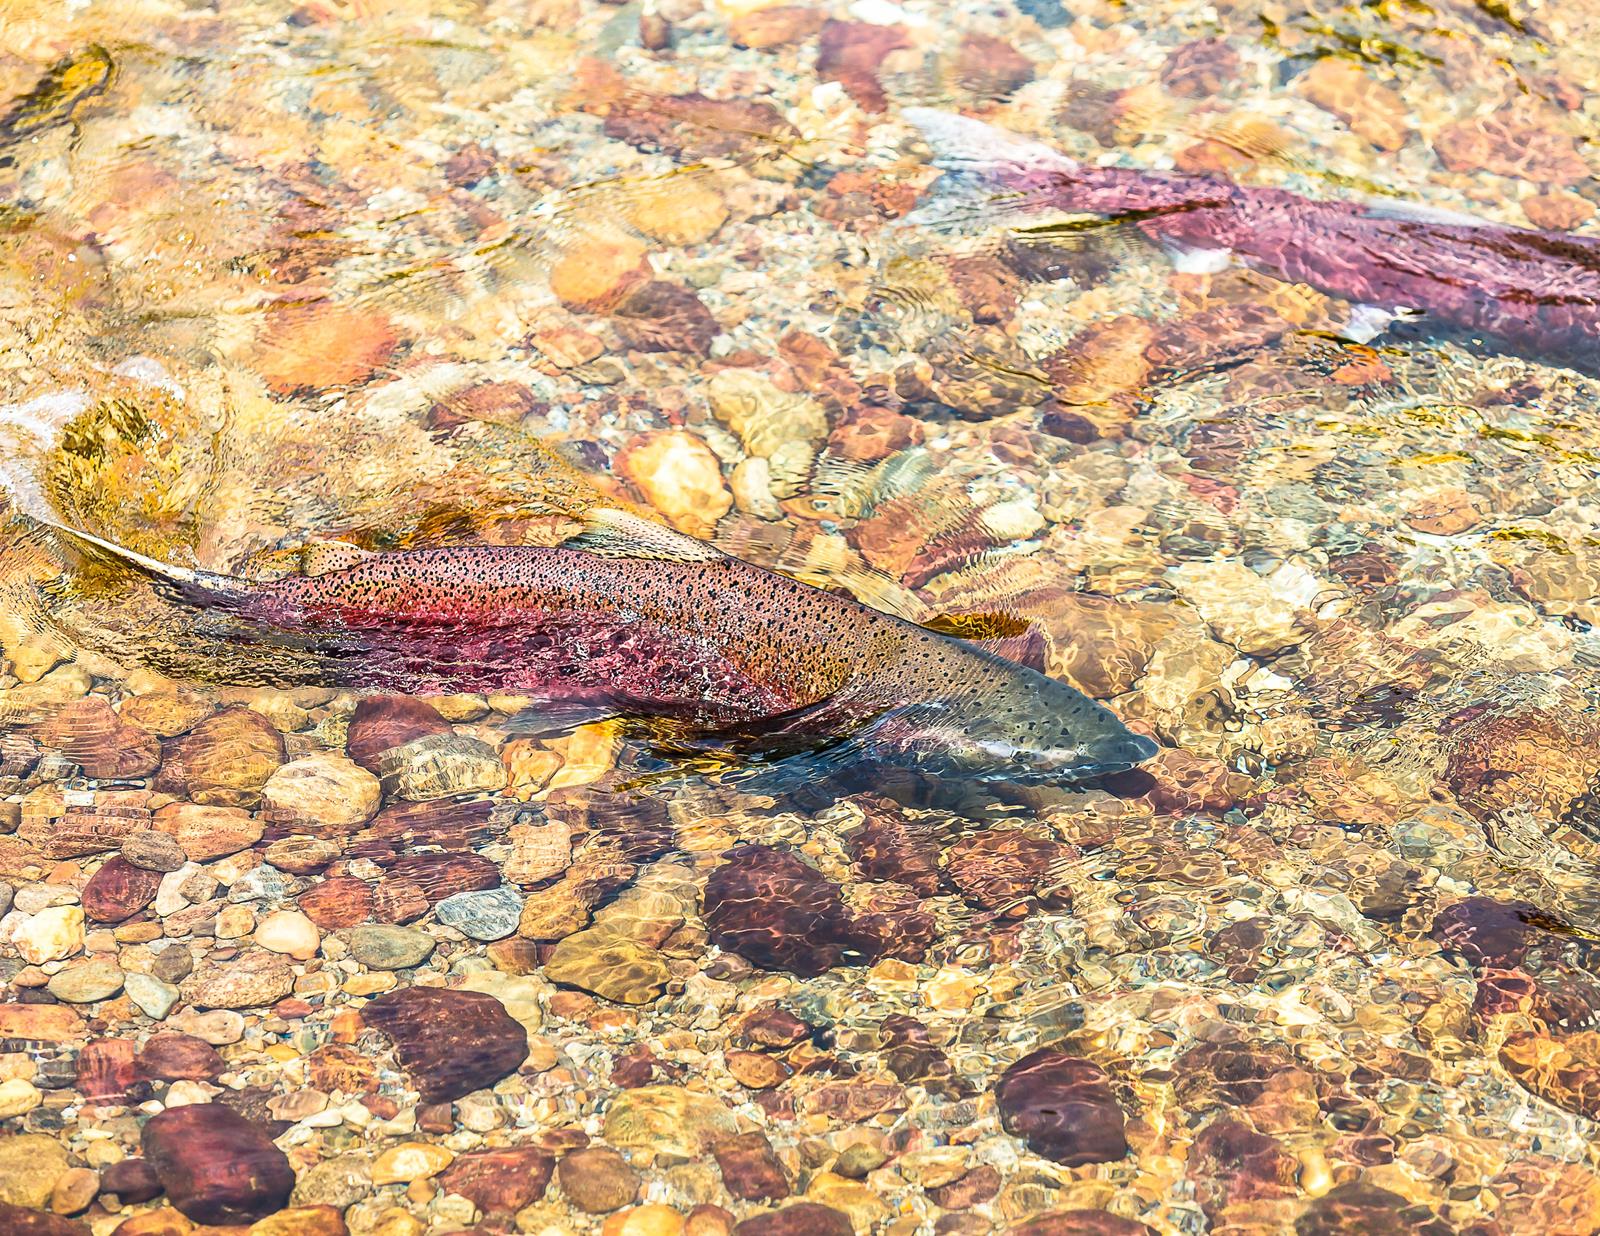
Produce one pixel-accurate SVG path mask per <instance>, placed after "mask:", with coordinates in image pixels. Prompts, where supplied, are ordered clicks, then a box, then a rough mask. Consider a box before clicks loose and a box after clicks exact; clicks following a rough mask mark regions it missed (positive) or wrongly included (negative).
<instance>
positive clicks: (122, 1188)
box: [100, 1159, 161, 1206]
mask: <svg viewBox="0 0 1600 1236" xmlns="http://www.w3.org/2000/svg"><path fill="white" fill-rule="evenodd" d="M100 1188H101V1190H102V1192H105V1193H111V1194H114V1195H115V1196H116V1197H117V1198H118V1199H120V1200H121V1201H122V1202H123V1203H124V1204H125V1205H129V1206H137V1205H138V1204H139V1203H140V1202H148V1201H149V1200H150V1199H151V1198H153V1197H159V1196H161V1178H160V1177H159V1176H157V1175H156V1170H155V1168H153V1167H151V1166H150V1163H149V1160H147V1159H121V1160H119V1161H118V1162H116V1163H112V1164H109V1165H108V1166H106V1167H105V1168H103V1169H102V1170H101V1172H100Z"/></svg>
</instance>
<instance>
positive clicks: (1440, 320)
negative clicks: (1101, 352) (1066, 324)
mask: <svg viewBox="0 0 1600 1236" xmlns="http://www.w3.org/2000/svg"><path fill="white" fill-rule="evenodd" d="M904 115H905V117H906V119H907V120H909V121H911V123H913V124H915V125H916V126H917V127H918V128H919V129H921V130H922V133H923V136H924V138H925V139H926V141H927V142H928V144H929V145H930V146H931V147H932V148H933V151H934V154H935V160H936V162H937V164H938V166H940V167H942V168H944V169H946V170H947V172H949V173H952V174H953V175H955V176H956V177H957V178H958V179H959V178H960V177H962V176H967V177H973V178H976V179H977V180H978V181H979V182H980V183H982V184H985V185H987V186H989V187H990V188H991V189H994V190H998V191H1000V192H1001V193H1003V194H1004V201H1005V203H1006V205H1007V206H1008V207H1009V208H1012V209H1054V210H1062V211H1070V212H1073V213H1085V214H1098V215H1107V216H1112V217H1117V218H1121V219H1124V220H1126V221H1127V222H1129V223H1130V224H1132V225H1133V226H1135V227H1137V228H1138V229H1139V230H1140V231H1142V232H1144V233H1145V234H1146V235H1147V236H1149V237H1151V238H1152V239H1154V240H1155V241H1157V242H1159V243H1160V244H1161V245H1162V246H1163V247H1165V248H1166V249H1167V250H1168V251H1169V252H1170V253H1171V254H1172V255H1173V258H1174V260H1175V262H1176V263H1177V264H1178V265H1179V267H1180V269H1186V270H1191V271H1196V272H1205V271H1217V270H1221V269H1223V268H1224V267H1226V266H1227V265H1228V264H1229V263H1230V262H1235V261H1237V262H1240V263H1242V264H1244V265H1246V266H1249V267H1251V268H1253V269H1256V270H1259V271H1261V272H1263V273H1265V274H1268V275H1271V276H1272V277H1274V278H1277V279H1283V280H1288V281H1292V282H1299V283H1305V284H1308V285H1310V286H1311V287H1314V288H1316V289H1317V290H1319V291H1321V292H1324V293H1326V294H1328V295H1330V296H1337V297H1339V298H1341V299H1343V300H1347V301H1349V302H1351V303H1352V304H1353V305H1355V306H1356V307H1357V308H1356V310H1355V312H1354V314H1353V315H1352V320H1351V323H1350V325H1349V326H1348V327H1347V328H1346V334H1348V335H1349V336H1350V337H1351V338H1354V339H1356V340H1357V341H1358V342H1363V343H1364V342H1367V341H1368V340H1370V339H1372V338H1374V337H1376V335H1378V334H1379V333H1380V332H1381V331H1382V330H1384V329H1385V328H1386V327H1387V326H1388V325H1389V324H1391V323H1392V322H1395V321H1396V320H1401V319H1413V320H1418V319H1420V321H1421V323H1422V324H1423V325H1424V326H1429V327H1442V328H1446V329H1448V330H1454V331H1461V332H1465V333H1467V334H1469V335H1480V334H1481V335H1484V336H1489V337H1490V338H1491V339H1492V340H1495V341H1498V342H1499V343H1500V344H1502V345H1504V346H1506V347H1508V349H1509V350H1511V351H1516V352H1522V353H1526V354H1528V355H1533V356H1540V357H1548V358H1551V359H1555V360H1559V361H1561V362H1562V363H1564V364H1567V365H1570V366H1572V367H1574V368H1577V369H1582V370H1583V371H1585V372H1588V373H1600V239H1596V238H1594V237H1588V236H1574V235H1570V234H1567V233H1563V232H1542V231H1535V230H1533V229H1530V228H1518V227H1508V226H1505V225H1503V224H1497V223H1488V222H1484V221H1482V220H1480V219H1476V218H1474V217H1473V216H1471V215H1467V214H1461V213H1457V212H1453V211H1444V210H1437V209H1433V208H1430V207H1424V206H1415V205H1410V204H1407V203H1404V202H1398V201H1387V200H1383V201H1369V202H1360V201H1317V200H1314V199H1311V198H1306V197H1302V196H1300V195H1299V194H1297V193H1291V192H1289V191H1288V190H1286V189H1271V188H1252V187H1250V186H1248V185H1237V184H1233V183H1231V182H1229V181H1226V180H1221V179H1217V178H1215V177H1211V176H1198V175H1185V174H1181V173H1157V172H1142V171H1136V170H1132V169H1129V168H1119V167H1096V166H1093V165H1089V164H1083V163H1079V162H1078V161H1076V160H1074V159H1071V158H1069V157H1067V156H1066V155H1064V154H1062V153H1061V152H1060V151H1058V150H1055V149H1052V148H1051V147H1049V146H1046V145H1043V144H1041V143H1038V142H1033V141H1029V140H1026V139H1024V138H1021V137H1018V136H1017V135H1015V134H1013V133H1009V132H1007V131H1006V130H1004V129H999V128H996V127H995V126H993V125H990V124H986V123H984V122H982V121H979V120H973V119H971V118H969V117H965V116H959V115H955V114H953V113H950V112H943V111H937V110H934V109H931V108H907V109H906V110H905V112H904Z"/></svg>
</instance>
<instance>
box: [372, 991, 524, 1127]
mask: <svg viewBox="0 0 1600 1236" xmlns="http://www.w3.org/2000/svg"><path fill="white" fill-rule="evenodd" d="M361 1018H362V1020H363V1021H364V1022H366V1024H367V1025H369V1026H371V1027H372V1028H373V1029H374V1030H378V1031H381V1032H382V1033H384V1034H386V1035H388V1036H389V1037H390V1038H391V1039H393V1040H394V1044H395V1052H396V1054H397V1056H398V1057H399V1060H400V1064H401V1067H402V1068H404V1069H405V1070H406V1072H407V1073H408V1074H410V1076H411V1081H412V1084H413V1085H414V1086H415V1087H416V1089H417V1092H418V1093H419V1094H420V1095H421V1097H422V1101H423V1102H424V1103H443V1102H448V1101H450V1100H453V1099H459V1098H462V1097H463V1096H464V1095H468V1094H471V1093H472V1092H473V1091H474V1090H479V1089H482V1088H483V1087H485V1086H492V1085H494V1083H495V1082H497V1081H499V1080H500V1079H501V1078H502V1077H508V1076H510V1075H511V1074H512V1073H515V1072H516V1071H517V1068H518V1067H519V1066H520V1065H521V1064H522V1062H523V1060H524V1059H526V1058H527V1055H528V1032H527V1031H526V1030H524V1029H523V1028H522V1026H521V1024H520V1023H518V1022H516V1021H514V1020H512V1017H511V1015H510V1014H509V1013H507V1012H506V1010H505V1006H504V1005H503V1004H501V1003H500V1001H498V1000H496V999H495V998H494V997H493V996H488V995H484V994H482V993H481V992H473V991H452V990H447V989H444V988H438V987H405V988H401V989H400V990H398V991H391V992H388V993H387V994H385V995H382V996H379V997H378V998H377V999H376V1000H373V1001H372V1002H370V1003H369V1004H368V1005H367V1006H366V1007H365V1008H364V1009H362V1010H361Z"/></svg>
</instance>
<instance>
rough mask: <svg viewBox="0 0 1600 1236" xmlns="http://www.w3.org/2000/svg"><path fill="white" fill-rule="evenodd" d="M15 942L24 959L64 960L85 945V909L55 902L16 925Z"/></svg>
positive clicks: (35, 962)
mask: <svg viewBox="0 0 1600 1236" xmlns="http://www.w3.org/2000/svg"><path fill="white" fill-rule="evenodd" d="M15 942H16V946H17V952H18V953H20V954H21V956H22V960H23V961H26V962H28V963H30V964H31V965H35V966H42V965H44V963H45V962H47V961H61V960H63V959H64V958H67V957H71V956H72V955H73V954H74V953H76V952H77V951H78V950H79V949H81V948H82V947H83V910H82V909H81V908H80V907H78V906H51V907H50V908H49V909H46V910H40V911H39V913H37V914H35V915H33V916H32V917H31V918H29V919H27V920H26V921H25V922H24V923H22V924H21V926H19V927H18V928H17V929H16V935H15Z"/></svg>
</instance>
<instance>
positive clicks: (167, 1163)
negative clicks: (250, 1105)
mask: <svg viewBox="0 0 1600 1236" xmlns="http://www.w3.org/2000/svg"><path fill="white" fill-rule="evenodd" d="M142 1144H143V1148H144V1157H145V1159H146V1161H147V1162H148V1163H149V1164H150V1166H151V1167H152V1168H153V1169H154V1170H155V1173H156V1176H157V1177H158V1178H159V1179H160V1181H161V1187H162V1188H163V1189H164V1190H165V1191H166V1194H167V1196H168V1197H169V1198H170V1199H171V1200H172V1204H173V1205H174V1206H176V1207H177V1208H178V1210H179V1211H181V1212H182V1213H183V1214H184V1215H185V1216H187V1217H188V1218H190V1219H193V1220H194V1221H195V1222H197V1223H250V1222H252V1221H254V1220H256V1219H264V1218H266V1216H268V1215H270V1214H273V1213H274V1212H276V1211H278V1210H281V1209H282V1208H283V1207H284V1206H285V1205H286V1204H287V1203H288V1201H289V1194H290V1192H291V1191H292V1190H293V1189H294V1169H293V1168H291V1167H290V1166H289V1160H288V1158H287V1157H286V1156H285V1155H284V1153H283V1151H281V1150H279V1149H278V1148H277V1147H276V1146H274V1145H273V1144H272V1141H271V1139H270V1138H269V1137H268V1136H267V1134H266V1131H265V1130H263V1129H262V1128H261V1127H260V1126H259V1125H256V1124H254V1123H252V1122H251V1121H249V1120H246V1119H245V1118H244V1117H243V1116H241V1115H239V1114H238V1113H237V1112H235V1111H234V1110H233V1109H232V1108H230V1107H224V1106H223V1105H222V1104H220V1103H192V1104H189V1105H188V1106H186V1107H172V1108H168V1109H167V1110H166V1111H164V1112H161V1113H159V1114H158V1115H155V1116H152V1117H151V1118H150V1119H149V1120H148V1121H146V1122H145V1126H144V1131H143V1134H142Z"/></svg>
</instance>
